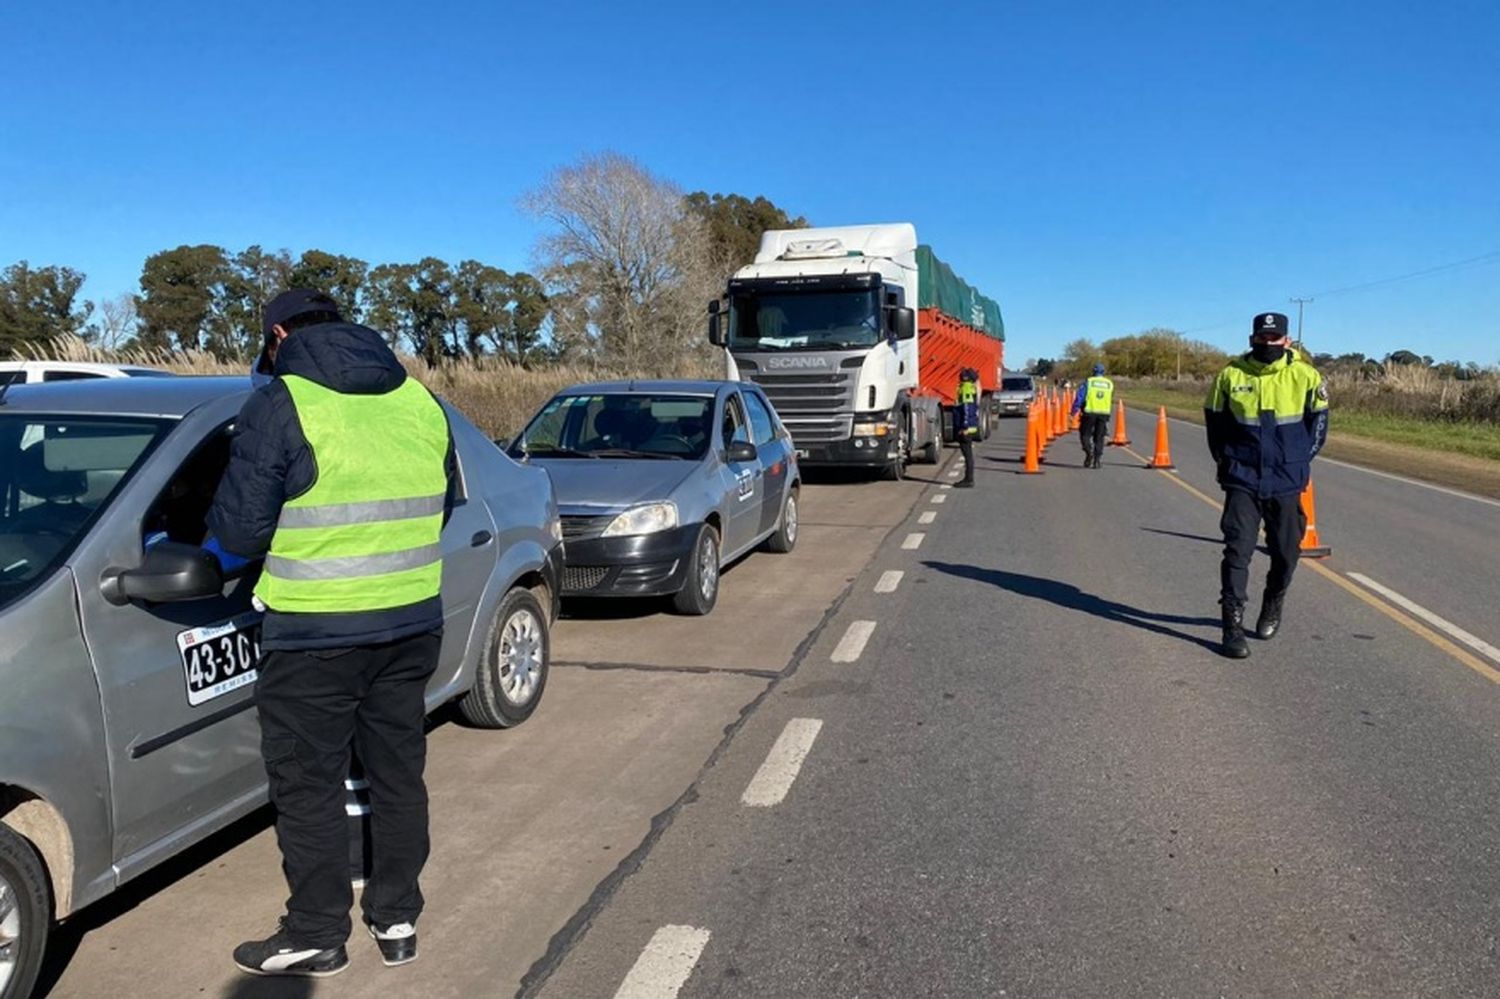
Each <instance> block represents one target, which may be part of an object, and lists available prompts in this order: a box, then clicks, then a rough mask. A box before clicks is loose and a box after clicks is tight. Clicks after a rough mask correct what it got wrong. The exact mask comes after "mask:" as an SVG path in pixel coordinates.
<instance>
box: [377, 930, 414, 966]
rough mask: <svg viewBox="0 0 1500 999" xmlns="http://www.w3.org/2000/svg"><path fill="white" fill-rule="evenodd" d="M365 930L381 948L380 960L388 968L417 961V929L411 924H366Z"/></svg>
mask: <svg viewBox="0 0 1500 999" xmlns="http://www.w3.org/2000/svg"><path fill="white" fill-rule="evenodd" d="M365 928H366V929H367V930H369V931H370V936H371V937H372V938H373V939H374V941H375V943H376V944H377V945H378V946H379V947H380V959H381V960H382V961H384V962H385V966H386V967H387V968H394V967H396V966H397V965H400V964H410V963H412V962H413V961H415V960H416V959H417V928H416V927H415V926H413V925H412V924H411V923H393V924H391V925H390V926H376V925H375V924H374V923H366V924H365Z"/></svg>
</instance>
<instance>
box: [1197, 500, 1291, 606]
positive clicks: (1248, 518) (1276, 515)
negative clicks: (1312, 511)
mask: <svg viewBox="0 0 1500 999" xmlns="http://www.w3.org/2000/svg"><path fill="white" fill-rule="evenodd" d="M1299 499H1300V497H1299V496H1298V494H1296V493H1292V494H1291V495H1288V496H1273V497H1271V498H1270V499H1257V498H1256V497H1255V496H1254V495H1253V494H1251V493H1248V492H1246V491H1245V490H1243V489H1227V490H1225V492H1224V515H1223V516H1222V517H1220V518H1219V530H1221V531H1222V532H1224V560H1223V562H1221V563H1220V564H1219V586H1220V590H1219V602H1220V603H1222V604H1223V605H1224V606H1226V607H1243V606H1244V605H1245V590H1246V588H1247V587H1248V586H1249V585H1250V556H1252V555H1254V554H1255V543H1256V540H1257V539H1258V536H1259V534H1260V526H1261V524H1265V527H1266V547H1267V548H1268V549H1269V550H1270V552H1271V571H1270V574H1269V575H1267V576H1266V592H1267V593H1269V594H1273V595H1274V594H1279V593H1285V592H1286V589H1287V587H1289V586H1291V585H1292V573H1293V572H1294V571H1295V570H1296V568H1297V557H1298V555H1300V554H1301V552H1302V534H1303V532H1304V531H1306V530H1307V518H1306V517H1304V516H1303V515H1302V505H1301V503H1300V502H1299Z"/></svg>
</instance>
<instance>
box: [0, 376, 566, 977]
mask: <svg viewBox="0 0 1500 999" xmlns="http://www.w3.org/2000/svg"><path fill="white" fill-rule="evenodd" d="M249 388H250V383H249V380H248V379H245V378H143V379H136V378H129V379H124V378H122V379H99V380H98V381H94V382H73V383H69V384H67V385H50V386H46V385H44V386H36V387H30V388H28V387H16V388H11V389H9V390H8V392H7V393H6V394H5V395H4V396H3V397H0V639H3V640H0V692H3V695H0V996H3V997H6V999H10V997H13V996H20V995H25V994H27V993H28V992H29V988H30V982H31V981H32V979H33V978H34V976H35V974H36V972H37V969H38V967H39V964H40V962H41V959H42V954H43V949H44V946H45V942H46V938H47V935H48V929H49V924H50V919H51V917H53V916H56V917H58V918H62V917H65V916H68V915H69V914H70V913H73V912H75V911H76V910H78V909H79V908H80V907H82V906H84V905H87V904H89V903H90V902H93V901H95V900H96V899H99V898H101V897H103V896H104V895H107V894H108V893H109V892H111V891H113V890H114V889H115V888H117V887H118V886H119V885H121V884H123V883H124V882H126V881H128V880H130V879H131V878H134V877H136V876H137V875H139V874H140V873H141V872H143V871H145V870H147V869H149V868H150V867H152V866H153V865H155V864H158V863H160V862H161V861H163V860H165V859H167V858H168V857H170V856H172V855H173V854H174V853H177V852H178V851H180V850H182V849H184V848H186V847H187V846H190V845H191V844H193V843H194V842H196V841H198V840H200V839H202V838H203V837H204V836H207V835H208V834H209V833H211V832H213V831H215V830H216V829H219V828H222V827H223V826H224V825H226V824H228V823H229V822H231V821H233V820H234V819H235V818H237V817H239V816H241V815H243V814H245V813H246V812H248V811H250V810H251V809H253V808H255V807H257V806H258V805H260V804H261V803H263V802H264V801H265V800H266V774H265V769H264V766H263V765H262V763H261V755H260V734H259V727H258V725H257V724H256V720H255V713H254V712H253V711H251V710H249V709H250V708H251V707H252V706H253V701H252V692H253V689H254V687H253V685H254V682H255V679H256V666H257V658H258V640H259V630H260V614H259V613H257V612H256V611H255V610H254V608H253V607H252V604H251V599H250V598H251V588H252V586H253V584H254V578H253V572H254V567H251V568H250V570H249V571H248V572H246V571H245V570H241V571H240V572H239V573H231V574H229V575H228V577H227V578H226V576H225V574H224V573H223V572H222V570H221V568H220V565H219V562H218V560H217V559H216V558H215V557H214V556H213V555H210V554H208V553H207V552H205V551H204V550H203V549H201V548H200V547H199V544H200V543H201V542H202V541H203V540H204V536H205V531H206V527H205V518H206V515H207V513H208V508H209V505H210V503H211V501H212V499H213V495H214V490H215V488H216V486H217V485H218V482H219V478H220V477H221V475H222V474H223V470H224V467H225V464H226V463H227V461H228V458H229V438H230V433H231V431H232V426H233V421H234V419H235V416H236V414H237V413H238V412H239V409H240V406H241V404H242V403H243V402H244V401H245V398H246V395H247V394H248V392H249ZM449 424H450V426H451V427H452V429H453V436H454V442H455V446H456V449H457V453H458V461H459V469H460V474H461V480H462V482H461V490H460V497H459V502H458V504H457V505H456V507H455V509H454V510H453V513H452V516H451V517H450V518H449V521H448V523H447V525H446V526H445V528H444V530H443V539H442V544H443V582H442V596H443V605H444V606H443V610H444V617H445V622H446V623H445V628H444V635H443V646H442V653H441V660H440V663H439V666H438V670H437V673H436V674H435V675H434V677H433V680H432V683H431V685H430V686H429V688H428V691H427V703H428V706H429V707H434V706H436V705H438V704H440V703H443V702H445V701H448V700H451V699H454V698H459V699H460V706H461V708H462V710H463V713H464V715H465V716H466V717H467V718H469V720H470V721H471V722H474V723H476V724H479V725H486V726H496V727H503V726H507V725H515V724H518V723H520V722H521V721H524V720H525V719H526V718H527V717H528V716H529V715H530V714H531V713H532V712H533V711H534V710H535V708H536V706H537V703H538V702H539V701H540V699H541V696H542V690H543V687H544V685H545V683H546V676H547V665H548V655H549V628H550V626H551V623H552V621H553V620H554V619H555V617H556V608H557V594H558V591H559V585H558V584H559V577H560V575H561V572H562V546H561V543H560V541H561V534H562V529H561V524H560V523H559V522H558V519H557V506H556V501H555V500H554V497H553V493H552V487H551V485H550V483H549V482H548V481H547V477H546V476H545V475H544V474H542V473H541V472H539V471H538V470H536V469H534V468H524V467H521V466H518V465H516V464H515V463H514V462H512V461H509V460H508V459H506V458H505V456H504V455H503V454H501V453H500V452H499V451H497V450H496V449H495V446H494V444H493V443H491V442H490V441H489V440H488V439H487V438H485V437H484V436H483V435H482V434H481V433H480V432H479V431H478V430H476V429H475V428H474V427H473V426H472V425H471V424H470V423H469V422H468V421H467V420H465V419H464V418H463V417H462V416H461V415H460V414H458V413H457V412H454V411H452V410H451V409H450V410H449Z"/></svg>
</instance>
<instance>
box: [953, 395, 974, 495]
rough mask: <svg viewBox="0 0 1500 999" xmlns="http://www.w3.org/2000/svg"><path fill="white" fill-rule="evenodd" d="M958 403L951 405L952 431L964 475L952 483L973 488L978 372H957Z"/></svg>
mask: <svg viewBox="0 0 1500 999" xmlns="http://www.w3.org/2000/svg"><path fill="white" fill-rule="evenodd" d="M957 398H958V405H956V406H954V407H953V433H954V436H955V437H957V438H958V450H959V451H960V452H961V453H962V454H963V456H964V476H963V478H961V479H959V480H958V481H957V482H955V483H954V484H953V485H954V486H955V487H956V488H958V489H972V488H974V438H975V437H978V436H979V372H977V371H975V370H974V369H973V368H964V369H963V370H962V371H960V372H959V373H958V396H957Z"/></svg>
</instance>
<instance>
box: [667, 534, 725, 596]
mask: <svg viewBox="0 0 1500 999" xmlns="http://www.w3.org/2000/svg"><path fill="white" fill-rule="evenodd" d="M689 558H691V559H692V561H691V562H689V563H688V571H687V580H686V581H685V582H684V583H683V584H682V589H680V590H678V591H677V592H676V593H675V594H674V595H673V596H672V607H673V608H675V609H676V611H677V613H679V614H690V615H692V616H694V617H701V616H702V615H704V614H707V613H708V612H709V611H711V610H713V609H714V604H715V603H717V602H718V600H719V532H718V531H716V530H714V529H713V528H712V527H711V526H709V525H708V524H704V525H703V526H702V527H700V528H698V540H696V541H694V542H693V554H692V555H690V556H689Z"/></svg>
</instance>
